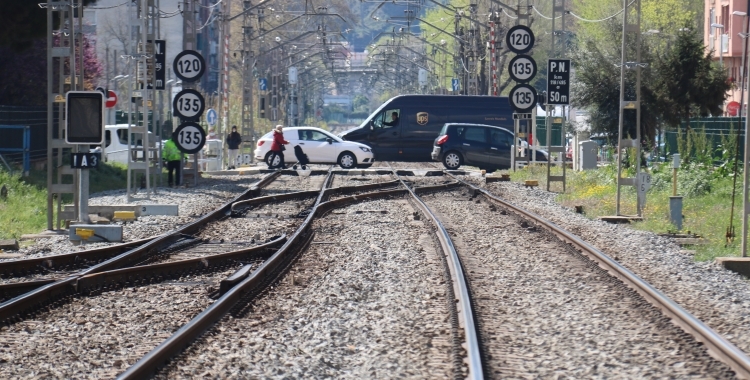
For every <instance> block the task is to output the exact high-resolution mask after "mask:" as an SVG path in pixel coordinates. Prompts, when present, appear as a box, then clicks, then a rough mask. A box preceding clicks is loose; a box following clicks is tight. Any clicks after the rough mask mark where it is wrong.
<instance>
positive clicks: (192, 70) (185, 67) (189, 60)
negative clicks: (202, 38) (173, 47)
mask: <svg viewBox="0 0 750 380" xmlns="http://www.w3.org/2000/svg"><path fill="white" fill-rule="evenodd" d="M172 66H173V67H172V68H173V69H174V73H175V75H177V77H178V78H180V79H182V81H183V82H195V81H197V80H198V79H200V77H201V76H203V73H204V72H205V71H206V61H204V60H203V56H202V55H201V54H200V53H198V52H197V51H194V50H184V51H183V52H181V53H180V54H177V56H176V57H175V58H174V64H173V65H172Z"/></svg>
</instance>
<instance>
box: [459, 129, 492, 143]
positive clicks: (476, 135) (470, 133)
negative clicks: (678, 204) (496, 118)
mask: <svg viewBox="0 0 750 380" xmlns="http://www.w3.org/2000/svg"><path fill="white" fill-rule="evenodd" d="M464 141H473V142H487V136H486V135H485V133H484V128H483V127H467V128H466V132H464Z"/></svg>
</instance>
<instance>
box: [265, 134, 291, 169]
mask: <svg viewBox="0 0 750 380" xmlns="http://www.w3.org/2000/svg"><path fill="white" fill-rule="evenodd" d="M286 144H289V141H286V140H284V127H283V126H281V125H277V126H276V128H275V129H274V130H273V142H272V143H271V157H269V160H270V162H269V163H268V164H269V165H268V168H269V169H274V168H281V169H286V165H285V164H284V152H283V151H284V150H286V148H285V147H284V145H286ZM276 156H278V157H279V165H278V166H274V165H273V162H274V161H275V160H276Z"/></svg>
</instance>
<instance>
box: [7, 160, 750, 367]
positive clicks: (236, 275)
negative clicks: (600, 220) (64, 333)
mask: <svg viewBox="0 0 750 380" xmlns="http://www.w3.org/2000/svg"><path fill="white" fill-rule="evenodd" d="M393 170H394V175H385V174H380V175H378V176H373V177H372V178H367V179H366V178H364V176H359V177H357V176H343V175H334V174H333V171H329V173H328V174H327V175H325V176H321V178H320V179H319V181H316V182H314V183H315V184H316V185H317V184H319V186H320V190H319V191H313V190H305V191H300V192H296V193H289V192H284V191H279V192H276V191H275V190H274V189H270V190H269V191H267V192H266V196H265V197H259V198H257V199H244V200H241V201H237V202H233V203H232V204H231V205H230V207H229V208H228V209H225V210H224V212H225V214H231V215H232V216H234V217H233V218H226V219H224V220H227V221H229V222H231V221H232V220H235V221H237V220H241V219H256V220H267V221H276V220H284V219H286V218H287V217H289V218H291V217H292V216H294V217H297V218H296V219H298V223H297V224H295V225H288V226H287V227H285V228H286V229H284V230H283V231H281V230H279V231H280V232H283V235H284V236H277V238H276V239H275V240H272V241H271V242H269V243H267V244H265V245H264V246H262V248H261V247H255V248H246V249H248V250H252V249H256V250H258V251H257V252H255V254H254V255H251V256H244V257H246V258H245V259H243V260H237V259H232V260H225V261H224V262H225V263H231V264H225V265H224V266H219V265H214V264H213V263H212V261H211V260H210V259H209V260H207V259H206V257H212V256H201V255H204V254H209V255H210V254H213V253H215V252H210V251H206V249H208V248H209V246H211V245H215V246H216V247H211V248H217V249H220V250H225V249H230V250H231V248H228V247H220V245H222V244H224V245H232V244H234V243H230V242H224V243H222V242H217V241H216V238H217V237H218V236H220V235H219V233H220V231H221V230H222V227H220V226H219V225H217V227H215V228H214V229H213V230H211V231H210V236H209V235H208V234H209V232H208V230H203V232H204V233H206V234H207V235H205V236H199V240H201V242H203V243H204V244H202V245H201V246H203V248H201V249H202V250H204V251H206V252H202V253H196V255H198V257H193V256H189V255H187V254H186V255H184V256H178V257H174V256H173V260H174V259H182V260H175V261H173V262H162V263H160V264H155V265H147V266H144V267H143V268H141V267H132V268H124V269H117V270H107V271H104V272H105V273H91V274H90V275H86V276H81V277H80V278H77V279H76V280H77V281H76V286H78V287H79V288H80V289H78V291H79V292H80V293H81V294H85V295H89V296H93V297H78V298H76V299H75V300H74V302H69V299H63V301H64V302H63V301H60V302H58V303H59V304H56V305H54V307H53V308H52V310H53V312H57V313H59V314H58V315H57V316H56V317H55V318H51V319H49V320H45V321H44V322H40V321H39V319H32V318H20V322H17V323H14V324H11V326H10V327H9V328H10V329H14V330H13V331H12V334H8V335H7V336H8V337H12V340H8V342H10V343H6V345H7V346H11V347H12V346H14V345H19V344H21V343H20V342H21V341H22V338H21V337H23V336H24V335H25V334H24V331H27V332H28V331H29V326H37V325H39V324H45V323H46V322H50V321H53V320H66V321H67V323H70V319H71V318H78V319H76V320H81V318H82V317H83V314H81V313H80V312H81V310H84V309H85V308H87V307H89V309H92V310H98V309H97V307H95V306H94V305H93V304H88V303H87V302H94V301H92V300H95V299H105V298H102V297H109V298H106V300H107V302H109V303H117V301H118V299H121V298H122V296H121V295H118V294H127V292H128V291H131V292H134V293H139V292H142V291H141V289H143V290H148V291H143V292H142V293H144V294H145V298H138V297H129V299H131V300H132V303H130V304H127V302H126V303H125V304H124V305H125V306H118V307H119V308H120V309H123V308H127V307H128V306H127V305H131V306H130V307H133V308H134V309H137V307H136V305H138V304H139V303H149V302H153V301H149V300H148V297H150V296H149V292H151V291H152V289H154V288H153V287H154V286H156V287H165V289H166V288H169V290H165V291H164V293H165V294H167V296H165V297H164V298H159V299H160V302H159V304H160V303H161V302H167V303H168V300H169V299H170V298H171V299H180V302H179V303H178V305H179V304H183V303H185V302H187V304H186V305H185V308H184V310H183V318H176V319H174V318H173V321H172V322H166V323H162V324H161V325H159V328H158V329H156V330H158V333H151V334H150V336H148V337H147V339H145V338H144V339H143V341H142V342H137V343H132V347H134V349H133V350H131V351H132V352H135V353H137V354H131V355H130V356H123V355H119V356H117V355H115V356H113V355H110V354H111V353H110V351H107V350H100V351H102V352H104V353H103V354H102V355H100V356H98V357H96V358H92V359H91V360H90V362H89V361H87V363H89V364H88V366H83V367H81V368H79V369H78V371H79V372H65V373H66V374H67V376H69V375H70V374H71V373H73V374H77V376H83V375H84V374H91V373H96V375H97V377H99V375H101V376H105V377H111V376H113V375H114V374H116V373H120V378H123V379H125V378H142V377H146V376H150V375H152V374H154V373H156V372H157V370H158V368H160V367H161V366H163V365H164V364H165V363H166V362H167V361H168V360H172V362H171V364H170V365H168V366H167V367H166V368H165V369H164V370H163V371H162V372H159V374H158V377H195V376H212V377H224V376H230V377H231V376H239V377H246V376H250V377H252V376H260V377H264V376H281V375H286V376H292V377H294V376H295V375H298V376H305V375H311V374H316V376H336V374H337V373H339V372H338V371H341V370H349V371H351V370H355V373H358V374H359V375H361V376H376V377H383V376H390V375H394V374H405V375H411V376H416V377H426V378H434V377H456V378H459V377H464V378H465V377H470V378H476V379H479V378H498V377H551V376H556V375H562V376H572V377H591V376H603V377H618V376H619V377H654V376H659V377H661V376H666V377H711V378H725V377H733V376H735V375H737V376H740V377H746V376H747V374H750V371H748V368H750V366H748V359H747V356H746V355H745V354H744V353H742V352H741V351H740V350H738V349H737V348H736V347H734V346H732V345H731V344H729V343H728V342H727V341H726V340H725V339H723V338H722V337H721V336H719V335H718V334H716V333H714V332H713V331H711V330H710V329H709V328H708V327H706V326H705V325H703V324H702V323H701V322H700V321H698V320H697V319H695V318H694V317H691V316H690V315H689V314H687V312H685V311H684V310H682V309H681V308H680V307H679V306H678V305H676V304H675V303H674V302H671V301H670V300H669V299H667V298H666V297H663V295H661V294H660V293H659V292H658V291H657V290H655V289H653V288H652V287H650V286H649V285H648V284H645V283H643V282H642V281H640V282H639V279H638V278H637V277H636V276H635V275H633V274H632V273H630V272H629V271H628V270H627V269H625V268H622V267H621V266H619V264H617V263H616V262H614V261H613V260H611V259H609V258H608V257H607V256H606V255H603V254H602V253H601V252H598V251H597V250H595V249H594V248H593V247H591V246H589V245H587V244H586V243H585V242H583V241H581V240H580V239H578V238H576V237H575V236H573V235H571V234H569V233H567V232H565V231H561V230H559V229H556V226H554V225H553V224H551V223H549V222H547V221H544V220H543V219H541V218H539V217H537V216H536V215H534V214H532V213H529V212H526V211H525V210H522V209H518V208H516V207H514V206H513V205H510V204H507V203H504V202H503V201H502V200H501V199H498V198H497V197H495V196H493V195H492V194H490V193H489V192H487V191H485V190H483V189H480V188H477V187H475V186H473V185H471V184H469V183H466V182H459V181H458V180H457V178H451V177H426V178H425V177H404V176H397V175H395V172H396V171H395V169H393ZM420 170H421V169H420ZM355 178H359V179H355ZM286 179H287V180H290V181H294V180H299V179H298V178H295V177H291V176H290V177H288V178H286ZM361 183H367V184H364V185H363V184H361ZM333 184H337V186H336V187H335V188H333V187H332V185H333ZM350 184H355V185H356V186H352V185H350ZM264 198H265V199H264ZM274 198H275V199H274ZM304 199H308V200H309V201H308V203H306V204H303V203H304V202H302V200H304ZM269 201H273V202H274V203H273V204H274V205H275V206H271V208H272V209H275V210H279V212H278V213H276V214H271V215H269V214H268V213H267V212H268V211H269V210H265V209H264V207H268V205H269V204H270V203H268V202H269ZM282 210H283V212H282ZM347 220H348V221H350V223H347V222H346V221H347ZM229 222H228V223H229ZM350 224H354V226H351V225H350ZM359 224H362V225H361V226H360V225H359ZM392 224H393V225H394V226H397V228H394V229H391V225H392ZM365 227H366V228H365ZM363 228H364V229H363ZM368 229H369V230H373V231H376V232H375V233H374V235H373V237H372V238H370V237H366V234H364V233H363V231H368ZM350 230H351V232H354V231H359V234H356V233H355V234H354V235H344V234H342V231H350ZM193 232H194V231H193ZM268 235H271V234H268ZM347 236H362V238H360V239H351V238H347ZM264 237H265V236H264ZM518 237H522V239H521V240H518ZM532 239H535V240H533V241H534V242H533V243H532V242H531V241H532ZM360 240H361V241H360ZM537 240H538V241H537ZM212 241H213V243H211V242H212ZM249 242H250V243H251V244H252V240H251V241H249ZM205 243H208V244H205ZM235 243H242V244H243V245H245V244H246V243H247V242H246V241H243V242H235ZM148 244H150V243H146V245H148ZM366 244H369V247H368V246H366ZM237 245H239V244H237ZM235 248H236V247H235ZM260 250H263V253H261V252H260ZM540 251H541V252H540ZM186 252H188V251H186ZM245 254H247V252H246V253H245ZM188 257H192V258H188ZM375 258H377V259H375ZM414 260H416V261H414ZM189 262H190V263H191V264H187V263H189ZM207 262H208V263H209V264H206V263H207ZM174 263H178V265H194V267H191V268H195V269H193V270H192V272H191V271H189V270H188V271H185V272H182V273H183V275H181V276H177V277H173V278H175V279H174V280H166V278H165V277H161V278H160V277H159V276H151V275H145V274H136V273H138V272H139V271H145V269H144V268H146V267H158V266H168V265H173V264H174ZM179 263H182V264H179ZM401 265H403V267H402V266H401ZM200 266H203V269H202V270H199V267H200ZM206 267H212V268H213V271H206V270H205V268H206ZM143 273H145V272H143ZM391 273H394V275H391ZM331 274H336V276H339V277H336V276H333V277H332V276H331ZM395 274H398V276H397V275H395ZM399 276H401V277H402V278H401V280H398V279H397V277H399ZM464 278H465V279H466V281H464V280H463V279H464ZM384 279H385V280H387V281H384ZM151 282H156V283H157V284H156V285H150V286H139V287H132V286H133V284H139V285H145V284H146V283H151ZM72 283H73V282H71V283H70V284H71V285H72ZM123 284H126V287H123ZM210 284H214V285H213V286H212V285H210ZM216 284H221V286H216ZM389 284H390V285H389ZM394 284H400V285H398V286H396V285H394ZM414 284H422V285H421V286H415V285H414ZM394 286H395V287H394ZM399 286H400V289H401V290H399ZM378 287H382V288H383V289H380V288H378ZM132 289H136V290H132ZM186 289H187V290H186ZM326 289H331V290H332V291H333V290H337V292H335V293H333V292H332V293H328V292H327V290H326ZM180 292H182V293H180ZM321 292H322V293H321ZM399 292H401V293H399ZM180 294H188V296H187V297H184V298H185V299H184V300H183V299H182V298H180V297H178V295H180ZM133 295H134V294H133ZM151 296H153V295H151ZM399 296H400V297H402V298H403V299H404V301H403V302H399V301H396V299H397V298H398V297H399ZM279 297H281V298H279ZM373 297H374V298H373ZM383 297H386V298H385V299H382V298H383ZM387 297H391V299H390V300H389V299H388V298H387ZM193 298H195V299H193ZM315 298H321V300H319V301H318V302H311V301H310V300H311V299H315ZM213 299H215V301H213ZM207 300H209V301H207ZM285 300H287V301H286V302H285ZM379 301H382V302H381V303H382V304H383V305H386V306H379V305H380V304H381V303H379ZM389 302H390V303H393V305H399V306H388V305H390V303H389ZM153 303H154V304H156V303H157V302H153ZM370 303H373V304H376V305H377V306H376V307H375V310H370V309H371V307H370V306H368V305H370ZM6 304H7V303H6ZM4 305H5V304H3V305H0V313H2V310H3V309H2V307H3V306H4ZM118 305H119V304H118ZM305 305H307V306H305ZM316 305H317V306H316ZM415 305H421V306H422V307H423V308H424V310H421V309H417V310H418V311H416V312H415V311H414V309H415V308H414V306H415ZM171 306H174V305H171ZM383 307H385V309H383ZM389 307H396V309H394V310H393V311H392V312H391V313H394V314H393V315H391V314H389V311H388V308H389ZM360 308H363V309H364V310H360ZM178 309H179V307H178ZM103 310H104V311H102V312H101V313H103V314H98V315H100V318H99V319H100V320H101V324H106V319H107V316H109V317H112V316H113V315H114V312H115V311H116V310H117V309H108V308H104V309H103ZM170 310H172V311H169V312H167V311H164V313H163V314H162V311H158V313H160V315H169V314H170V313H172V312H174V308H172V309H170ZM201 310H202V311H201ZM314 310H317V313H315V312H313V311H314ZM322 310H328V312H330V313H332V315H326V312H323V311H322ZM147 312H150V313H151V316H153V315H154V314H155V313H156V310H150V311H147ZM22 313H23V312H22ZM66 313H67V314H66ZM76 313H78V314H76ZM108 313H109V314H108ZM137 313H143V312H142V311H138V312H137ZM137 313H136V314H134V315H135V317H134V318H137V317H138V314H137ZM349 314H351V315H349ZM66 315H73V317H67V316H66ZM95 315H97V314H95ZM189 316H194V318H192V319H190V320H189V321H187V319H188V317H189ZM394 316H398V317H397V318H393V317H394ZM352 317H354V318H357V317H359V318H360V320H361V321H369V323H361V322H360V323H357V322H356V321H357V319H354V320H350V318H352ZM378 318H380V319H378ZM11 319H15V320H19V318H17V317H15V318H13V317H11ZM165 319H169V318H165ZM123 320H127V318H124V319H123ZM130 320H133V319H130ZM644 321H649V323H643V322H644ZM73 323H74V324H75V323H77V322H73ZM88 323H89V322H87V321H86V320H85V319H84V320H83V326H88ZM128 323H130V322H128ZM160 323H161V322H160ZM672 323H675V324H676V325H678V326H679V328H678V327H676V326H674V325H673V324H672ZM52 324H53V325H54V323H52ZM378 324H384V325H385V328H383V329H381V328H379V327H376V326H377V325H378ZM353 325H356V327H351V326H353ZM179 326H181V327H179ZM323 326H326V328H325V329H323V331H337V330H338V331H339V333H338V334H335V335H334V334H331V335H327V336H326V335H320V334H319V333H318V332H317V331H318V330H319V327H323ZM58 327H59V326H58ZM178 327H179V328H178ZM100 328H104V327H101V326H100V327H97V328H93V327H92V330H97V331H101V330H99V329H100ZM52 329H54V327H52ZM104 329H105V330H106V328H104ZM389 329H391V330H392V332H389ZM175 330H176V331H175ZM8 331H9V330H7V329H6V330H5V332H8ZM397 331H403V332H404V335H405V336H406V337H404V338H402V337H399V336H398V334H396V333H395V332H397ZM290 334H291V335H290ZM305 334H310V336H309V337H308V338H311V339H312V340H311V341H312V342H315V344H314V345H312V346H309V345H307V346H306V345H305V344H300V345H298V346H297V345H295V344H294V343H292V344H291V345H289V344H287V343H283V342H287V341H289V340H291V341H292V342H293V341H294V339H295V338H294V337H295V336H297V335H301V336H305ZM409 334H416V335H413V336H412V337H411V338H409V336H410V335H409ZM4 336H6V334H0V343H1V342H2V339H4ZM371 338H372V339H374V340H375V342H377V343H372V342H371V341H370V339H371ZM9 339H10V338H9ZM114 339H117V338H114ZM279 339H280V340H279ZM118 343H119V341H118ZM29 344H31V343H29ZM97 344H99V345H100V346H101V344H103V343H102V342H101V341H100V342H98V343H97ZM157 344H158V345H157ZM37 345H38V342H33V346H34V347H37ZM704 345H705V347H704ZM100 346H97V347H100ZM154 346H156V348H153V349H150V350H149V349H147V348H145V347H154ZM39 347H47V348H49V345H46V346H45V345H40V346H39ZM85 347H88V348H87V349H91V347H90V346H85ZM136 347H137V349H135V348H136ZM186 347H188V349H187V350H185V348H186ZM295 347H296V348H295ZM391 350H392V351H391ZM3 351H4V350H0V355H5V356H7V355H8V352H7V351H6V352H3ZM84 351H85V350H84ZM84 351H78V352H79V353H80V352H84ZM21 352H24V351H21ZM30 352H31V353H35V352H36V351H33V350H31V351H30ZM709 354H710V355H713V356H715V357H716V359H718V360H719V361H717V360H716V359H714V358H712V357H711V356H710V355H709ZM19 355H21V354H19ZM212 355H214V356H215V357H216V358H217V360H216V363H214V361H211V360H208V361H207V359H205V358H206V357H212ZM285 355H286V359H285ZM373 355H375V356H378V355H380V356H383V358H384V359H383V360H369V361H368V359H367V358H368V357H369V358H372V356H373ZM76 356H79V355H78V354H76V353H75V352H74V353H73V356H71V357H76ZM138 357H140V359H138V360H137V361H135V360H136V359H137V358H138ZM201 358H203V359H201ZM243 358H244V359H243ZM247 358H255V359H253V360H254V361H253V360H250V361H248V360H247ZM290 358H291V359H290ZM19 361H21V362H22V361H23V360H19ZM296 362H299V363H306V364H305V365H302V366H301V365H296V364H295V363H296ZM592 363H593V364H595V365H592ZM131 364H132V365H131ZM409 368H411V369H409ZM46 370H48V369H46ZM357 370H361V371H362V372H356V371H357ZM122 371H124V372H122ZM269 371H270V372H269ZM300 371H301V372H300ZM305 371H307V372H305ZM389 371H393V372H389ZM49 373H52V372H49ZM73 376H76V375H73Z"/></svg>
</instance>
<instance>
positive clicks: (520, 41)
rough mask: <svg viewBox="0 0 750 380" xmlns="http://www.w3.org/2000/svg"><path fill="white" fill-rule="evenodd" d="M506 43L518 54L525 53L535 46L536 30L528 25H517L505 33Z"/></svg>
mask: <svg viewBox="0 0 750 380" xmlns="http://www.w3.org/2000/svg"><path fill="white" fill-rule="evenodd" d="M505 44H506V45H508V49H510V51H512V52H514V53H516V54H523V53H526V52H527V51H529V50H531V48H532V47H533V46H534V32H532V31H531V28H529V27H528V26H526V25H516V26H514V27H512V28H510V29H509V30H508V34H506V35H505Z"/></svg>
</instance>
